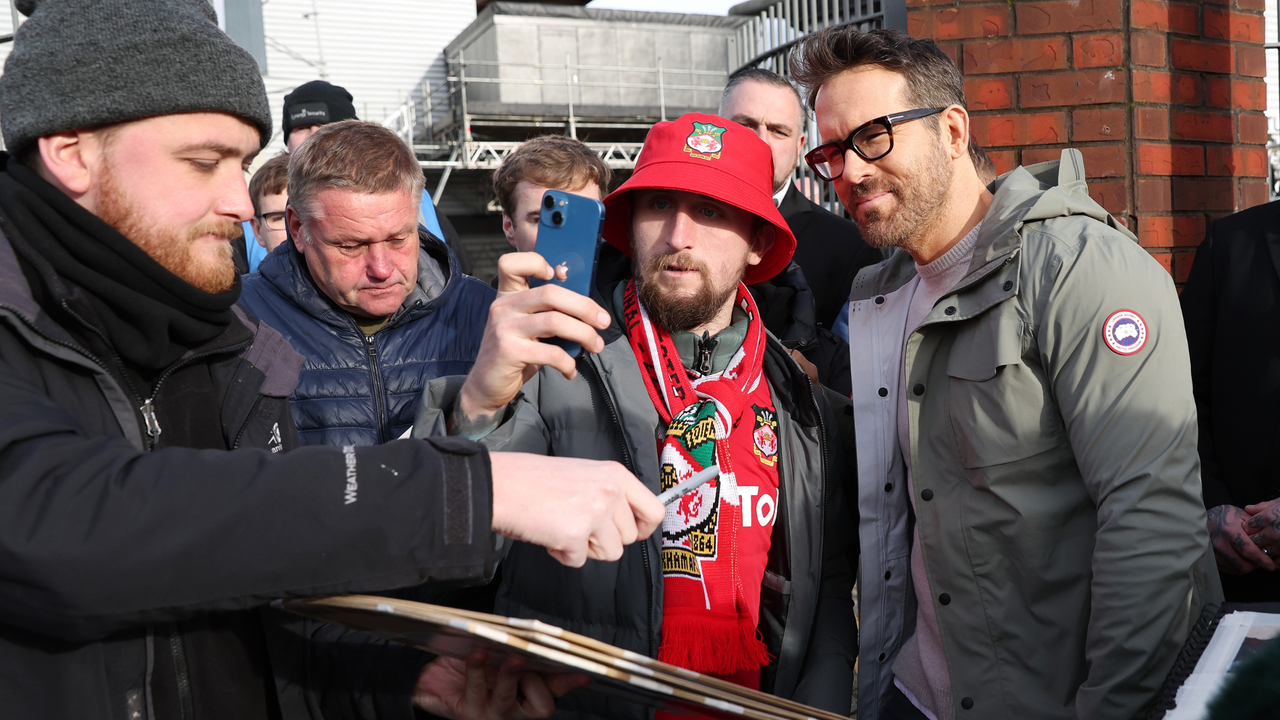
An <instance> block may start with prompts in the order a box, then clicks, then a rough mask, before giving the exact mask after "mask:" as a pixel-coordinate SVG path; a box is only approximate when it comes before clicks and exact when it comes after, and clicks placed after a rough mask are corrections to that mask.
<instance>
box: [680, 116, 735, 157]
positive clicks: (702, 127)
mask: <svg viewBox="0 0 1280 720" xmlns="http://www.w3.org/2000/svg"><path fill="white" fill-rule="evenodd" d="M726 130H728V128H722V127H720V126H718V125H716V124H714V123H700V122H695V123H694V124H693V132H691V133H689V137H687V138H685V139H684V151H685V152H687V153H689V157H696V158H701V159H703V160H716V159H718V158H719V157H720V151H721V150H723V149H724V140H723V139H722V138H721V136H722V135H724V133H725V131H726Z"/></svg>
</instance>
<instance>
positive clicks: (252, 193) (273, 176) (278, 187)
mask: <svg viewBox="0 0 1280 720" xmlns="http://www.w3.org/2000/svg"><path fill="white" fill-rule="evenodd" d="M249 199H250V200H251V201H252V202H253V219H251V220H250V221H249V224H250V225H251V226H253V239H254V240H255V241H256V242H257V243H258V245H260V246H262V248H263V249H264V250H266V251H267V252H271V251H272V250H275V249H276V247H277V246H278V245H279V244H280V243H282V242H284V241H285V240H288V239H289V233H288V231H287V230H286V229H285V220H284V216H285V212H284V210H285V208H286V207H287V206H288V205H289V155H288V153H280V154H279V155H276V156H275V157H273V158H271V159H270V160H268V161H266V162H265V163H263V164H262V167H260V168H258V170H257V172H255V173H254V174H253V177H252V178H250V180H249ZM254 269H255V270H256V269H257V268H254Z"/></svg>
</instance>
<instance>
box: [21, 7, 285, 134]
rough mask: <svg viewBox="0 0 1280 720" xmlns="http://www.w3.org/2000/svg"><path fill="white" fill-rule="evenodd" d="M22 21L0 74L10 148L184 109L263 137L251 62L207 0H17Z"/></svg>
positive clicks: (265, 122)
mask: <svg viewBox="0 0 1280 720" xmlns="http://www.w3.org/2000/svg"><path fill="white" fill-rule="evenodd" d="M16 5H17V8H18V10H19V11H20V12H21V13H22V14H24V15H26V16H28V18H29V19H28V20H27V21H26V22H24V23H23V24H22V25H21V26H20V27H19V28H18V32H17V35H16V37H15V38H14V42H13V51H12V52H11V53H10V54H9V58H8V60H6V61H5V64H4V75H3V76H0V129H3V131H4V142H5V145H6V146H7V147H8V149H9V151H10V152H12V153H14V154H18V153H21V152H23V151H24V150H25V149H26V148H27V146H28V144H29V143H31V142H34V141H35V140H36V139H37V138H39V137H41V136H43V135H48V134H50V133H55V132H61V131H64V130H76V129H79V128H89V127H95V126H99V125H112V124H115V123H120V122H126V121H129V120H140V119H142V118H148V117H154V116H156V115H169V114H173V113H186V112H225V113H228V114H231V115H235V116H237V117H240V118H243V119H244V120H246V121H248V122H250V123H252V124H253V125H255V126H257V128H258V132H259V133H260V135H261V140H262V145H264V146H265V145H266V144H267V141H268V140H270V139H271V107H270V106H269V105H268V104H267V91H266V87H265V86H264V85H263V84H262V74H261V73H260V72H259V71H258V64H257V62H255V61H254V59H253V56H252V55H250V54H249V53H248V51H246V50H245V49H244V48H241V47H240V46H239V45H236V44H235V42H233V41H232V40H231V38H229V37H227V34H226V33H224V32H222V30H220V29H218V19H217V15H216V14H215V13H214V11H213V7H212V6H211V5H210V4H209V2H208V0H18V1H17V3H16Z"/></svg>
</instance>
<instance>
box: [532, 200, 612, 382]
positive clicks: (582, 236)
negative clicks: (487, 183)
mask: <svg viewBox="0 0 1280 720" xmlns="http://www.w3.org/2000/svg"><path fill="white" fill-rule="evenodd" d="M603 229H604V203H602V202H600V201H599V200H592V199H591V198H588V197H583V196H581V195H573V194H571V193H567V192H561V191H559V190H548V191H546V192H545V193H543V195H542V210H541V212H540V213H539V216H538V244H537V246H536V247H535V248H534V249H535V250H536V251H537V253H538V254H539V255H541V256H542V257H543V259H545V260H546V261H547V263H548V264H550V265H551V267H559V266H562V265H563V266H564V268H565V270H566V272H567V275H566V277H565V279H564V280H563V281H561V280H560V279H559V278H555V279H552V280H539V279H537V278H530V279H529V286H530V287H539V286H542V285H546V284H547V283H555V284H556V285H561V286H564V287H566V288H569V289H570V290H572V291H574V292H576V293H579V294H581V295H590V294H591V286H592V285H593V284H594V283H595V281H596V260H597V259H598V258H599V257H600V231H601V230H603ZM542 341H543V342H549V343H552V344H554V345H559V346H560V347H562V348H564V350H565V352H567V353H569V355H570V356H572V357H578V355H580V354H581V353H582V346H581V345H579V344H578V343H576V342H570V341H568V340H564V339H561V338H543V340H542Z"/></svg>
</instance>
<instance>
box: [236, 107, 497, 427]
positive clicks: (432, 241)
mask: <svg viewBox="0 0 1280 720" xmlns="http://www.w3.org/2000/svg"><path fill="white" fill-rule="evenodd" d="M422 182H423V179H422V172H421V170H420V169H419V166H418V163H417V160H416V158H415V157H414V156H413V153H412V151H410V150H409V148H408V147H406V146H405V145H404V143H403V142H401V141H400V139H399V138H398V137H396V135H395V134H394V133H392V132H391V131H389V130H386V129H385V128H382V127H381V126H379V125H376V124H374V123H366V122H359V121H354V120H351V121H345V122H340V123H333V124H331V125H326V126H324V127H323V128H321V129H320V130H318V131H316V133H315V134H314V135H313V136H312V137H311V138H308V141H307V142H306V143H305V144H304V145H303V146H302V147H300V148H298V150H297V151H295V152H294V155H293V157H292V158H291V161H290V164H289V194H290V205H289V208H288V211H287V221H288V227H289V235H290V238H291V239H292V242H286V243H281V244H280V246H279V247H277V248H276V250H275V251H273V252H272V253H271V254H270V255H268V256H267V257H266V258H265V259H264V260H263V261H262V263H261V265H259V267H258V272H257V273H256V274H252V275H247V276H245V277H244V286H243V290H242V292H241V296H240V303H241V304H242V305H243V306H244V307H245V308H246V309H248V310H249V311H250V312H251V313H253V314H254V315H256V316H257V317H258V318H259V319H260V320H262V321H263V322H265V323H267V324H268V325H270V326H271V327H273V328H275V329H276V330H279V331H280V333H281V334H283V335H284V337H285V339H286V340H288V341H289V343H290V344H291V345H292V346H293V347H294V349H295V350H297V351H298V352H299V353H301V354H302V356H303V357H304V358H305V359H306V364H305V365H304V366H303V369H302V375H301V378H300V379H299V382H298V386H297V388H296V389H295V390H294V392H293V395H292V396H290V398H289V400H290V405H291V407H292V409H293V417H294V421H295V423H296V424H297V426H298V433H299V435H300V436H301V438H302V442H303V443H304V444H307V445H357V446H358V445H377V444H380V443H384V442H387V441H389V440H394V439H395V438H397V437H399V436H400V435H401V434H403V433H404V432H405V431H406V430H408V429H409V427H410V426H411V425H412V424H413V416H414V412H415V410H416V408H417V402H418V398H419V396H421V394H422V389H423V387H424V386H425V385H426V384H427V381H429V380H431V379H432V378H435V377H438V376H442V375H455V374H465V373H466V372H467V371H468V370H470V369H471V365H472V363H473V362H474V361H475V357H476V351H477V350H478V348H479V346H480V338H481V336H482V335H483V333H484V326H485V322H486V320H487V319H488V317H489V304H490V303H491V302H492V301H493V297H494V291H493V289H492V288H490V287H489V286H488V285H487V284H485V283H483V282H481V281H479V280H476V279H475V278H472V277H469V276H467V275H464V274H462V272H461V270H459V268H458V261H457V259H456V258H455V257H454V255H453V253H452V252H451V251H450V250H449V248H448V246H446V245H445V244H444V243H443V242H442V241H441V240H440V239H438V238H436V237H435V236H433V235H432V234H431V233H429V232H427V231H426V230H424V229H422V228H420V227H419V226H418V224H417V202H416V201H417V198H418V197H420V196H421V194H422Z"/></svg>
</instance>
